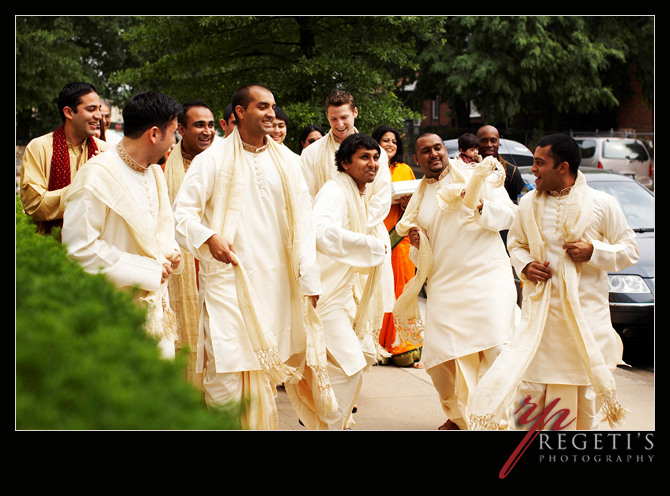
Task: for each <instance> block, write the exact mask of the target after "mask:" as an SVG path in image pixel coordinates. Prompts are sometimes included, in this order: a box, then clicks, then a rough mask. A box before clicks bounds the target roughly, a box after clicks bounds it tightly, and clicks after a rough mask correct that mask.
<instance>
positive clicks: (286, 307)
mask: <svg viewBox="0 0 670 496" xmlns="http://www.w3.org/2000/svg"><path fill="white" fill-rule="evenodd" d="M268 139H270V138H268ZM225 143H226V140H217V141H215V142H214V144H212V146H210V147H209V148H208V149H207V150H205V151H204V152H202V153H200V154H199V155H198V156H197V157H195V159H194V160H193V162H192V163H191V166H190V167H189V169H188V172H187V173H186V176H185V177H184V182H183V183H182V186H181V188H180V190H179V193H178V194H177V198H176V200H175V202H174V205H173V210H174V213H175V221H176V237H177V240H178V242H179V244H180V245H181V246H183V247H184V248H185V249H186V250H188V251H190V252H191V253H192V254H193V255H194V256H195V257H196V258H197V259H198V260H199V262H200V271H199V282H200V291H199V298H198V301H199V306H200V311H201V313H203V314H204V315H206V316H207V317H208V318H209V325H210V332H211V339H212V347H213V353H214V358H215V363H216V372H217V373H225V372H241V371H249V370H260V364H259V362H258V358H257V357H256V354H255V353H254V350H253V348H252V344H251V341H250V339H249V336H248V333H247V331H246V328H245V325H244V321H243V319H242V316H241V314H240V310H239V306H238V304H237V296H236V291H235V276H234V272H233V268H232V266H230V265H228V264H224V263H222V262H219V261H217V260H215V259H214V258H213V257H212V255H211V253H210V252H209V248H208V247H207V245H206V244H205V241H206V240H207V239H209V238H210V237H211V236H212V235H213V234H215V233H216V231H217V227H216V226H212V219H213V216H214V199H213V197H212V195H213V193H214V191H215V182H216V177H217V171H218V168H219V166H220V164H221V157H222V148H223V147H224V146H225ZM287 151H288V150H287ZM239 166H240V167H243V170H244V174H245V179H244V207H243V208H242V211H241V218H240V220H239V222H238V226H237V232H236V235H235V239H234V241H233V249H234V250H235V254H236V257H237V258H238V259H239V260H241V261H242V263H243V265H244V267H245V269H246V270H247V272H248V276H249V279H250V282H251V286H252V287H253V290H254V292H255V294H256V296H257V299H258V301H259V302H261V305H262V308H261V309H260V311H262V313H263V314H264V317H265V319H266V320H267V322H268V324H269V327H270V329H272V331H273V333H274V335H275V339H276V341H277V345H278V349H279V354H280V356H281V358H282V360H284V361H286V360H288V359H289V358H290V357H291V356H293V355H296V354H301V353H304V352H305V334H304V332H298V331H299V330H301V329H302V295H295V294H292V289H291V284H290V279H291V268H290V263H289V260H288V258H287V255H288V253H287V249H286V246H287V242H286V239H287V226H286V222H285V218H284V210H285V204H284V198H283V196H282V188H281V179H280V176H279V173H278V171H277V168H276V165H275V164H274V163H273V162H272V160H271V157H270V154H269V153H268V152H267V150H266V151H263V152H261V153H252V152H248V151H244V152H243V160H242V162H241V163H240V164H239ZM296 167H297V164H296ZM298 177H299V176H298ZM297 201H298V208H299V209H300V211H301V220H302V229H303V239H304V242H303V243H302V245H301V246H302V253H301V256H300V259H301V261H300V275H301V279H300V284H301V290H302V293H303V294H304V295H314V294H321V289H320V288H321V286H320V281H319V272H318V265H316V247H315V245H314V242H313V239H314V238H313V233H314V231H313V225H312V216H311V202H310V197H309V194H308V192H307V188H306V186H305V184H304V182H302V181H301V182H300V185H299V198H298V199H297ZM310 239H311V240H312V242H310V241H309V240H310ZM292 330H293V331H294V332H292ZM203 348H204V328H203V323H202V317H201V323H200V338H199V340H198V363H197V368H196V371H197V372H201V371H202V367H203Z"/></svg>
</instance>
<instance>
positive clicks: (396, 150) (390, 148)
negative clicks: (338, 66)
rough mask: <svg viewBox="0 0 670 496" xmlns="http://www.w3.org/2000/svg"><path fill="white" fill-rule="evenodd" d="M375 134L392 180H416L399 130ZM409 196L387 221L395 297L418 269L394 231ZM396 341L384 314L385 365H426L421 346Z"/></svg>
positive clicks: (394, 207)
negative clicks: (389, 354) (407, 162)
mask: <svg viewBox="0 0 670 496" xmlns="http://www.w3.org/2000/svg"><path fill="white" fill-rule="evenodd" d="M372 137H373V138H374V139H375V140H376V141H377V143H379V146H380V147H382V148H383V149H384V151H386V154H387V155H388V158H389V169H390V170H391V181H392V182H397V181H411V180H414V179H416V178H415V177H414V171H412V168H411V167H410V166H409V165H407V164H406V163H404V162H403V161H402V160H403V153H404V149H403V143H402V137H401V136H400V132H399V131H397V130H396V129H394V128H392V127H390V126H380V127H378V128H377V129H375V130H374V132H373V133H372ZM410 198H411V195H407V196H403V197H402V198H401V199H400V203H394V204H393V205H391V210H390V211H389V214H388V216H387V217H386V219H385V220H384V224H385V225H386V230H387V231H388V232H389V236H390V238H391V247H392V251H391V264H392V266H393V280H394V286H395V297H396V299H397V298H398V297H399V296H400V295H401V294H402V291H403V289H404V287H405V284H407V281H409V280H410V279H411V278H412V277H414V272H415V267H414V264H413V263H412V262H411V261H410V259H409V249H410V243H409V238H407V237H404V238H400V237H399V236H398V235H397V234H396V233H395V225H396V224H397V223H398V221H399V220H400V218H401V217H402V215H403V213H404V212H405V208H406V207H407V204H408V203H409V199H410ZM395 340H396V330H395V325H394V323H393V314H392V313H387V314H384V323H383V324H382V329H381V332H380V333H379V344H381V345H382V346H383V347H384V348H386V350H387V351H388V352H390V353H391V355H392V356H391V357H389V358H386V359H384V361H382V365H388V364H392V365H396V366H397V367H408V366H412V367H415V368H423V365H422V364H421V363H419V360H421V348H420V347H419V348H417V347H415V346H414V345H412V344H411V343H404V344H402V343H399V344H396V345H395V346H394V342H395Z"/></svg>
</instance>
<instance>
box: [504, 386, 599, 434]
mask: <svg viewBox="0 0 670 496" xmlns="http://www.w3.org/2000/svg"><path fill="white" fill-rule="evenodd" d="M528 397H530V400H529V401H525V399H526V398H528ZM556 400H558V402H557V403H556V404H555V405H552V403H553V402H554V401H556ZM549 407H551V409H550V410H548V411H546V412H544V414H545V418H544V421H545V422H547V425H545V426H542V430H545V431H548V430H569V431H570V430H580V431H581V430H595V429H597V428H598V425H599V422H598V419H597V414H598V411H599V410H600V404H599V402H598V400H597V397H596V394H595V392H594V390H593V387H592V386H575V385H572V384H542V383H538V382H528V381H522V382H521V383H520V384H519V388H518V389H517V394H516V398H515V402H514V412H513V416H512V419H511V421H510V426H512V428H513V429H516V430H530V429H534V428H539V427H540V426H537V427H535V423H536V421H537V419H538V415H542V411H543V410H544V409H545V408H549ZM533 408H534V409H533ZM524 415H525V416H524Z"/></svg>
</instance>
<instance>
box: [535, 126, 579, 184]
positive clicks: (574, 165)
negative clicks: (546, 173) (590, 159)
mask: <svg viewBox="0 0 670 496" xmlns="http://www.w3.org/2000/svg"><path fill="white" fill-rule="evenodd" d="M536 146H538V147H540V148H544V147H545V146H548V147H549V156H550V157H552V158H553V159H554V162H555V164H554V168H556V167H557V166H558V165H559V164H561V163H563V162H567V163H568V165H569V166H570V173H571V174H572V175H573V176H577V171H578V170H579V164H580V163H581V162H582V149H581V148H580V147H579V144H578V143H577V142H576V141H575V140H574V139H572V137H571V136H568V135H567V134H561V133H556V134H548V135H547V136H544V137H543V138H540V140H539V141H538V142H537V145H536Z"/></svg>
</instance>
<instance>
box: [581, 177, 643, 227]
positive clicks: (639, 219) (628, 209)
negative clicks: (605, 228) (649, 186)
mask: <svg viewBox="0 0 670 496" xmlns="http://www.w3.org/2000/svg"><path fill="white" fill-rule="evenodd" d="M589 186H591V187H592V188H593V189H597V190H599V191H603V192H605V193H608V194H610V195H612V196H613V197H614V198H616V199H617V200H618V202H619V205H621V209H622V210H623V213H624V215H625V216H626V220H627V221H628V225H629V226H630V228H631V229H632V230H633V231H636V232H646V231H653V230H654V225H655V214H654V196H653V195H652V194H650V193H649V191H647V190H646V189H645V188H643V187H642V186H640V185H639V184H637V183H636V182H634V181H612V182H606V181H590V182H589Z"/></svg>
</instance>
